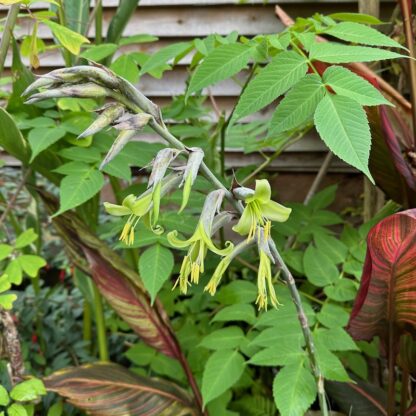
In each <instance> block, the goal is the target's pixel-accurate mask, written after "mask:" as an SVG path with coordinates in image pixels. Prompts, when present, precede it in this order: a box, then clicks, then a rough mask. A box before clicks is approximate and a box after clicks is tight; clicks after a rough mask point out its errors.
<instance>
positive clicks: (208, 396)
mask: <svg viewBox="0 0 416 416" xmlns="http://www.w3.org/2000/svg"><path fill="white" fill-rule="evenodd" d="M244 368H245V363H244V358H243V356H242V355H241V354H240V353H239V352H238V351H234V350H219V351H215V352H214V353H213V354H212V355H211V356H210V357H209V359H208V361H207V363H206V365H205V369H204V374H203V376H202V388H201V392H202V397H203V399H204V405H206V404H207V403H209V402H210V401H211V400H214V399H215V398H217V397H218V396H220V395H221V394H222V393H224V392H225V391H227V390H228V389H230V388H231V387H232V386H233V385H234V384H235V383H236V382H237V381H238V380H239V378H240V377H241V375H242V374H243V371H244Z"/></svg>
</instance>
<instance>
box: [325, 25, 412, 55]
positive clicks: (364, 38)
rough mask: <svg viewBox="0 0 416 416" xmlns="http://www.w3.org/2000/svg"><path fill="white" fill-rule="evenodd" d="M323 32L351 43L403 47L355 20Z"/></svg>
mask: <svg viewBox="0 0 416 416" xmlns="http://www.w3.org/2000/svg"><path fill="white" fill-rule="evenodd" d="M324 33H325V34H327V35H331V36H334V37H335V38H338V39H341V40H345V41H347V42H352V43H362V44H364V45H370V46H386V47H392V48H403V49H406V48H404V47H403V46H402V45H400V43H397V42H396V41H395V40H393V39H391V38H390V37H388V36H386V35H384V34H383V33H381V32H379V31H378V30H376V29H373V28H372V27H369V26H366V25H363V24H360V23H357V22H342V23H338V24H337V25H335V26H333V27H330V28H329V29H326V30H325V31H324Z"/></svg>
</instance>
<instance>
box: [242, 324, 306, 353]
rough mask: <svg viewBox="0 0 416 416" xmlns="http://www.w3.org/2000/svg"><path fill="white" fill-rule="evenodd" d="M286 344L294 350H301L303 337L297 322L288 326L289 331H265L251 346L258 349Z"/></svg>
mask: <svg viewBox="0 0 416 416" xmlns="http://www.w3.org/2000/svg"><path fill="white" fill-rule="evenodd" d="M281 343H284V344H285V345H289V346H290V347H291V348H293V349H299V348H300V347H301V346H302V343H303V335H302V330H301V328H300V325H296V323H295V322H292V321H291V322H290V325H287V330H286V328H285V331H282V330H281V329H280V328H276V327H273V328H267V329H263V330H262V331H261V332H260V334H258V335H257V336H256V337H255V338H254V339H253V340H252V341H251V343H250V346H257V347H263V348H268V347H274V346H276V345H280V344H281Z"/></svg>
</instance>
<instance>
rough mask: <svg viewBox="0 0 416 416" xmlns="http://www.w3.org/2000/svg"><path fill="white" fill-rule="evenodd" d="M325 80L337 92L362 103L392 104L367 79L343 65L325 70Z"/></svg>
mask: <svg viewBox="0 0 416 416" xmlns="http://www.w3.org/2000/svg"><path fill="white" fill-rule="evenodd" d="M323 81H324V83H325V84H327V85H329V86H330V87H331V88H332V89H333V90H334V91H335V92H336V93H337V94H339V95H343V96H345V97H349V98H352V99H353V100H355V101H357V103H359V104H361V105H368V106H370V105H380V104H386V105H391V103H390V102H389V101H388V100H386V99H385V98H384V96H383V94H381V92H380V91H379V90H378V89H377V88H375V87H373V86H372V85H371V84H370V83H369V82H368V81H367V80H365V79H364V78H362V77H360V76H359V75H357V74H354V72H352V71H350V70H349V69H347V68H344V67H342V66H330V67H329V68H328V69H327V70H326V71H325V72H324V75H323Z"/></svg>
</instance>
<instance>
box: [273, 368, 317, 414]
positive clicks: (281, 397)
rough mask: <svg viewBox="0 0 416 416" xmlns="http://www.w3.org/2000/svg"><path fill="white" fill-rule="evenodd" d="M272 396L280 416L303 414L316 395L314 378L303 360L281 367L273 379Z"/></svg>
mask: <svg viewBox="0 0 416 416" xmlns="http://www.w3.org/2000/svg"><path fill="white" fill-rule="evenodd" d="M273 396H274V401H275V403H276V407H277V408H278V410H279V412H280V415H281V416H304V415H305V414H306V411H307V410H308V409H309V407H310V405H311V404H312V403H313V402H314V400H315V397H316V383H315V379H314V377H313V376H312V374H311V373H310V371H308V370H307V369H306V368H305V367H304V366H303V360H299V361H298V362H296V363H293V364H290V365H287V366H286V367H283V368H282V369H281V370H280V371H279V372H278V373H277V375H276V377H275V378H274V381H273Z"/></svg>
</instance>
